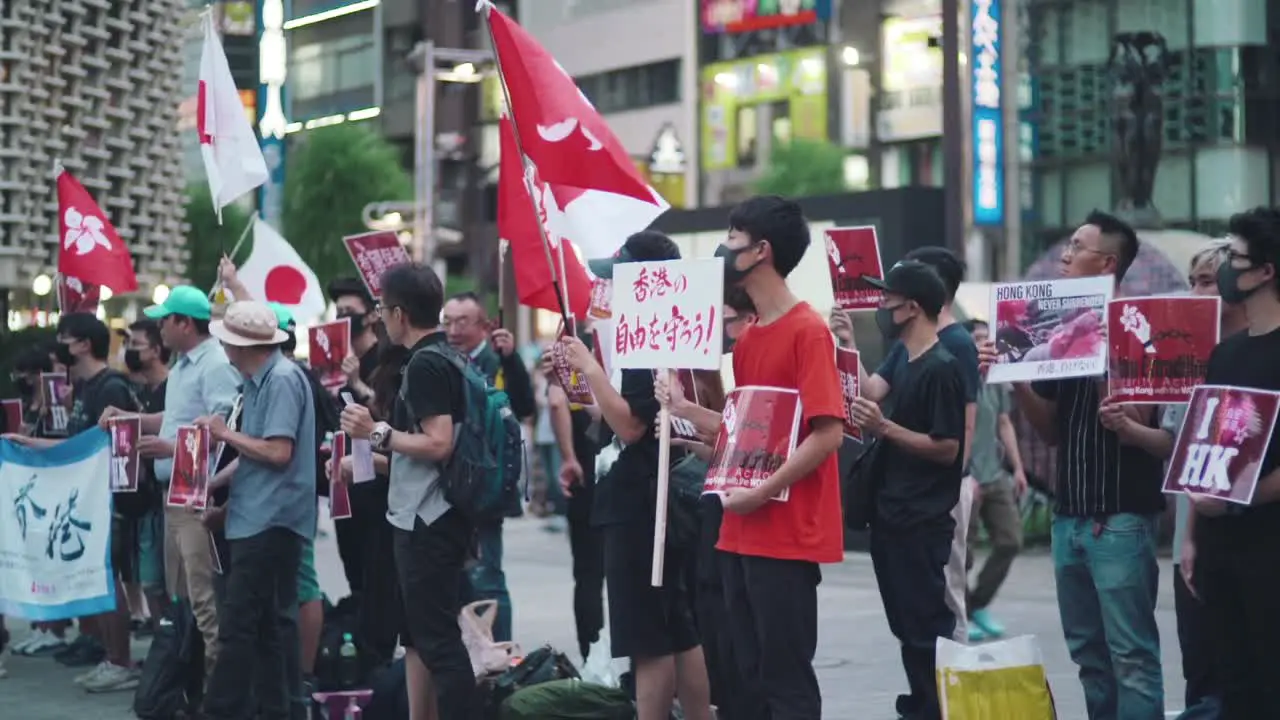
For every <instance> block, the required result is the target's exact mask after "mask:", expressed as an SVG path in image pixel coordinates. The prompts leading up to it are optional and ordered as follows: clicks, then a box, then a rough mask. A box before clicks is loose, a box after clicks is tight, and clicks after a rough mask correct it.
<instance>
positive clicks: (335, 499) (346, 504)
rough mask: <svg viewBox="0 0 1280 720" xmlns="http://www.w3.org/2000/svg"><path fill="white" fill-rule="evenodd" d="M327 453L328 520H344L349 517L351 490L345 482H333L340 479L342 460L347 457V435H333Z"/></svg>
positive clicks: (340, 433)
mask: <svg viewBox="0 0 1280 720" xmlns="http://www.w3.org/2000/svg"><path fill="white" fill-rule="evenodd" d="M329 451H330V454H329V477H330V482H329V518H330V519H331V520H346V519H347V518H349V517H351V488H350V487H349V486H348V485H347V483H345V482H334V481H333V480H335V479H337V478H340V477H342V460H343V458H345V457H346V456H347V434H346V433H344V432H336V433H334V434H333V440H332V441H331V442H330V443H329Z"/></svg>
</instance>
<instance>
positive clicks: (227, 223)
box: [185, 182, 252, 290]
mask: <svg viewBox="0 0 1280 720" xmlns="http://www.w3.org/2000/svg"><path fill="white" fill-rule="evenodd" d="M250 217H251V216H250V215H249V213H248V212H246V211H245V210H243V209H241V208H240V207H239V206H238V205H228V206H226V207H224V208H222V224H221V225H219V224H218V215H217V213H215V212H214V210H213V199H212V197H210V195H209V186H208V184H206V183H204V182H199V183H192V184H191V185H189V186H187V225H189V226H190V227H191V229H190V230H189V231H188V232H187V251H188V252H189V253H190V257H189V258H188V259H187V271H186V273H185V275H186V277H187V279H188V280H190V281H191V284H192V285H195V286H196V287H200V288H205V289H206V290H207V289H210V288H212V287H213V283H214V281H215V280H217V279H218V260H219V258H221V257H222V253H224V252H226V253H229V252H231V251H232V250H233V249H234V248H235V246H236V241H237V240H239V239H240V235H241V234H242V233H243V232H244V231H245V228H246V227H248V225H249V220H250ZM251 243H252V241H251V240H245V243H244V245H243V246H242V247H241V249H240V251H239V252H238V253H237V254H236V259H237V260H239V261H243V260H244V259H245V258H246V257H248V256H249V246H250V245H251Z"/></svg>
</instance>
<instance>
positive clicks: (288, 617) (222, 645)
mask: <svg viewBox="0 0 1280 720" xmlns="http://www.w3.org/2000/svg"><path fill="white" fill-rule="evenodd" d="M302 542H303V540H302V538H301V537H299V536H298V535H296V534H294V533H293V532H291V531H289V530H286V529H284V528H271V529H269V530H266V531H264V532H261V533H258V534H257V535H253V536H251V537H247V538H243V539H239V540H231V541H230V542H229V543H228V544H229V545H230V546H231V563H230V567H229V568H225V566H224V569H225V570H226V591H225V597H224V599H223V602H222V612H221V613H220V614H219V618H218V621H219V622H218V662H217V664H216V665H215V666H214V668H213V675H212V676H211V677H210V679H209V692H208V696H207V697H206V698H205V703H204V709H205V716H206V717H208V718H214V719H216V720H241V719H242V718H245V719H247V718H253V717H255V716H256V717H261V718H263V719H264V720H286V719H287V718H289V717H290V714H291V710H290V702H289V688H290V687H291V682H290V679H289V678H288V677H287V670H286V668H287V667H289V660H288V658H287V653H289V652H292V653H293V654H295V655H296V654H297V653H298V642H297V639H298V632H297V624H298V620H297V618H298V565H299V563H300V562H301V560H302ZM293 666H294V667H296V664H294V665H293ZM250 688H252V689H253V691H249V689H250ZM255 695H256V699H257V703H256V707H255V702H254V699H255ZM255 709H256V710H257V713H255Z"/></svg>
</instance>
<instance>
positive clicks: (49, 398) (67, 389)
mask: <svg viewBox="0 0 1280 720" xmlns="http://www.w3.org/2000/svg"><path fill="white" fill-rule="evenodd" d="M40 392H41V393H42V394H41V397H40V400H41V404H43V405H44V413H45V419H46V420H47V422H46V423H45V427H44V431H45V433H46V434H48V435H53V436H55V437H62V436H64V435H66V434H67V420H68V419H69V417H68V413H69V412H70V411H71V384H70V383H68V382H67V374H66V373H61V372H42V373H40Z"/></svg>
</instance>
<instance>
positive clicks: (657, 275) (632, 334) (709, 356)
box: [613, 258, 724, 370]
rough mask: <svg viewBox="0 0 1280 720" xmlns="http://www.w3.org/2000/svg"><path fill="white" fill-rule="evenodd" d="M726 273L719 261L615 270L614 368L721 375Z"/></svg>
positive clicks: (675, 262)
mask: <svg viewBox="0 0 1280 720" xmlns="http://www.w3.org/2000/svg"><path fill="white" fill-rule="evenodd" d="M723 268H724V265H723V261H722V260H721V259H720V258H713V259H709V260H667V261H663V262H638V263H620V264H618V265H616V266H614V268H613V319H614V332H615V336H614V345H613V362H614V364H615V366H617V367H619V368H629V369H636V370H650V369H665V368H680V369H686V370H719V369H720V356H721V353H722V352H723V349H724V348H723V347H722V337H723V334H724V321H723V319H722V318H721V313H722V308H723V306H724V269H723Z"/></svg>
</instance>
